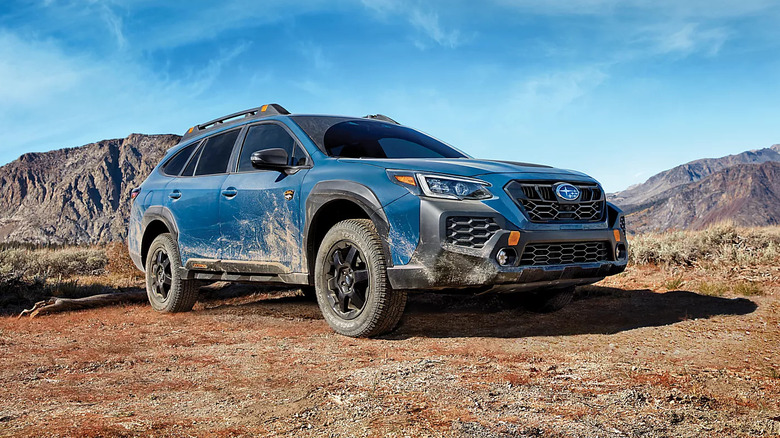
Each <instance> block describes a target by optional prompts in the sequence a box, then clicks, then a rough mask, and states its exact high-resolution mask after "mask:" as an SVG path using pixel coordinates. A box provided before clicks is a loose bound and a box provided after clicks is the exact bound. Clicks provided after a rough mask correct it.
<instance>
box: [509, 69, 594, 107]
mask: <svg viewBox="0 0 780 438" xmlns="http://www.w3.org/2000/svg"><path fill="white" fill-rule="evenodd" d="M608 77H609V75H608V74H607V73H606V72H605V71H604V70H603V69H602V68H599V67H583V68H579V69H575V70H569V71H557V72H551V73H545V74H541V75H536V76H532V77H529V78H526V79H524V80H521V81H519V82H518V84H517V85H516V87H515V93H514V94H513V97H512V99H511V101H512V102H511V103H510V105H513V106H515V107H516V108H524V109H525V110H526V111H527V112H528V113H529V115H531V114H536V115H539V114H554V113H557V112H559V111H561V110H564V109H565V108H566V107H568V106H569V105H571V104H572V103H574V102H575V101H576V100H577V99H580V98H582V97H583V96H585V95H587V94H588V93H590V92H591V91H593V90H595V89H596V88H597V87H598V86H600V85H601V84H602V83H603V82H604V81H605V80H607V78H608Z"/></svg>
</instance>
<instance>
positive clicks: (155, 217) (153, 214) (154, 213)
mask: <svg viewBox="0 0 780 438" xmlns="http://www.w3.org/2000/svg"><path fill="white" fill-rule="evenodd" d="M155 221H158V222H162V223H163V225H165V227H166V228H168V232H170V233H171V235H173V239H174V240H175V241H176V242H178V241H179V227H178V226H177V225H176V219H174V217H173V213H171V211H170V210H169V209H168V208H166V207H163V206H152V207H149V208H148V209H147V210H146V212H144V217H143V219H142V220H141V229H142V230H143V234H142V236H141V263H142V264H143V263H144V256H145V254H144V246H145V243H147V242H146V240H147V237H146V232H147V230H148V228H149V224H151V223H152V222H155ZM148 243H149V244H151V242H148Z"/></svg>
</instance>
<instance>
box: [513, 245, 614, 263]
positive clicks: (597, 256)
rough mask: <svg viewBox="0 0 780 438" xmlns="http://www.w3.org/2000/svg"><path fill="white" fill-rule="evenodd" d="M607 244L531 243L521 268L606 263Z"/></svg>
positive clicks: (521, 259) (524, 255)
mask: <svg viewBox="0 0 780 438" xmlns="http://www.w3.org/2000/svg"><path fill="white" fill-rule="evenodd" d="M608 254H609V252H608V250H607V242H563V243H560V242H559V243H529V244H528V245H526V246H525V249H524V250H523V256H522V257H520V265H521V266H550V265H571V264H575V263H593V262H605V261H607V260H608V257H609V256H608Z"/></svg>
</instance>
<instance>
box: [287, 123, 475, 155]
mask: <svg viewBox="0 0 780 438" xmlns="http://www.w3.org/2000/svg"><path fill="white" fill-rule="evenodd" d="M293 119H294V120H295V122H296V123H298V125H299V126H300V127H301V128H302V129H303V130H304V131H306V134H308V135H309V137H311V139H312V141H314V143H316V144H317V146H319V147H320V148H321V149H322V150H323V151H324V152H325V153H327V154H328V155H330V156H334V157H348V158H465V157H466V155H464V154H463V153H461V152H460V151H458V150H456V149H454V148H453V147H451V146H449V145H447V144H445V143H442V142H440V141H439V140H436V139H435V138H433V137H429V136H427V135H425V134H423V133H421V132H419V131H415V130H414V129H410V128H407V127H404V126H400V125H395V124H392V123H386V122H380V121H376V120H366V119H348V118H343V117H313V116H297V117H294V118H293Z"/></svg>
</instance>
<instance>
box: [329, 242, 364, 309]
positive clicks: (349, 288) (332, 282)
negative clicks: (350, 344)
mask: <svg viewBox="0 0 780 438" xmlns="http://www.w3.org/2000/svg"><path fill="white" fill-rule="evenodd" d="M328 260H329V261H330V269H329V270H328V273H327V280H328V302H329V303H330V306H331V308H332V309H333V311H334V312H336V314H337V315H338V316H339V317H340V318H342V319H354V318H356V317H357V316H358V315H360V312H362V311H363V308H365V306H366V299H367V296H368V293H369V289H370V288H369V280H368V267H367V266H366V262H365V259H364V257H363V254H361V253H360V250H359V249H357V247H356V246H355V244H354V243H352V242H349V241H346V240H342V241H340V242H338V243H337V244H336V245H334V246H333V247H332V248H331V251H330V253H329V254H328Z"/></svg>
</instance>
